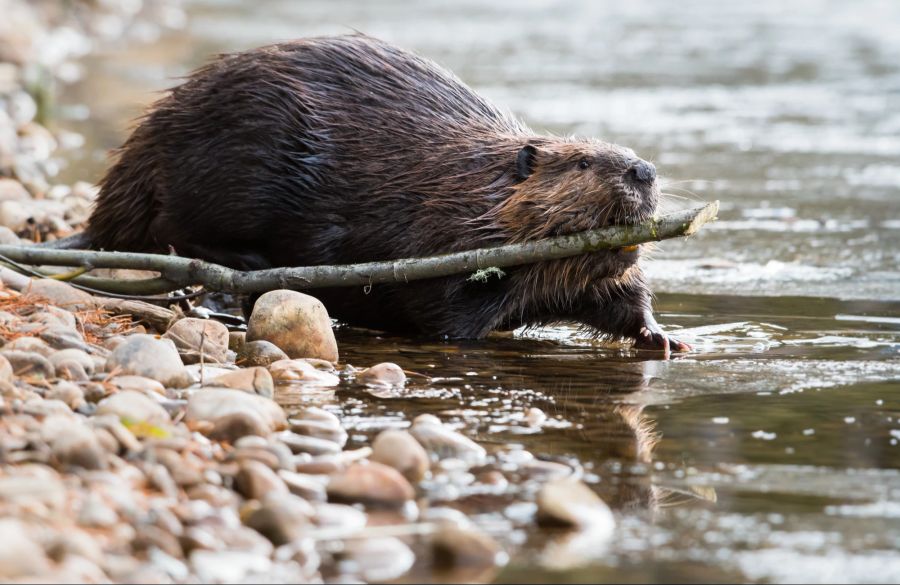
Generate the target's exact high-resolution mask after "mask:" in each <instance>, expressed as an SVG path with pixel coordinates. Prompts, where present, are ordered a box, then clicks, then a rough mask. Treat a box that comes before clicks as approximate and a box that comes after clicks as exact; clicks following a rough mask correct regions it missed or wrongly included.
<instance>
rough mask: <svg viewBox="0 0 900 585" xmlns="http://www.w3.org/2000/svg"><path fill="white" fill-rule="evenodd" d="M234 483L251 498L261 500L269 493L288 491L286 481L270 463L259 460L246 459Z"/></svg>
mask: <svg viewBox="0 0 900 585" xmlns="http://www.w3.org/2000/svg"><path fill="white" fill-rule="evenodd" d="M234 483H235V488H236V489H237V491H238V492H239V493H240V494H241V495H243V496H244V497H245V498H247V499H250V500H261V499H262V498H263V497H265V496H266V495H267V494H277V493H284V494H286V493H288V489H287V486H286V485H285V484H284V481H282V480H281V478H280V477H278V475H277V474H276V473H275V472H274V471H272V469H271V468H270V467H269V466H268V465H265V464H264V463H260V462H259V461H253V460H249V461H244V462H243V463H242V464H241V468H240V470H238V473H237V475H236V476H235V478H234Z"/></svg>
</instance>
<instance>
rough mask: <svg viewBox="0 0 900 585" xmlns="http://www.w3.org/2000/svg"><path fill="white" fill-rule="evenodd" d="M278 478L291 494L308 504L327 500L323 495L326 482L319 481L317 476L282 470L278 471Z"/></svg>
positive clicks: (324, 494)
mask: <svg viewBox="0 0 900 585" xmlns="http://www.w3.org/2000/svg"><path fill="white" fill-rule="evenodd" d="M278 477H280V478H281V480H282V481H283V482H284V484H285V485H286V486H287V488H288V490H289V491H290V492H291V493H292V494H294V495H295V496H300V497H301V498H303V499H304V500H306V501H308V502H324V501H325V500H326V499H328V496H327V494H326V493H325V483H326V481H324V480H322V479H319V476H314V475H308V474H305V473H296V472H294V471H288V470H286V469H282V470H280V471H278Z"/></svg>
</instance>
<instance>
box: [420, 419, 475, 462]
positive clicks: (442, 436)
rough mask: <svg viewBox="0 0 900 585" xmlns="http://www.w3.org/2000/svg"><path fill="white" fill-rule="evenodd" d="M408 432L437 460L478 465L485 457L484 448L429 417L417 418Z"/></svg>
mask: <svg viewBox="0 0 900 585" xmlns="http://www.w3.org/2000/svg"><path fill="white" fill-rule="evenodd" d="M409 432H410V434H411V435H412V436H413V437H415V439H416V440H417V441H418V442H419V443H420V444H421V445H422V446H423V447H425V450H427V451H428V452H429V453H430V454H431V455H432V456H434V457H436V458H437V459H447V458H453V459H459V460H461V461H464V462H466V463H468V464H469V465H478V464H481V463H484V461H485V459H486V457H487V452H486V451H485V450H484V447H482V446H481V445H479V444H478V443H476V442H475V441H473V440H471V439H469V438H468V437H466V436H463V435H462V434H460V433H458V432H456V431H454V430H453V429H451V428H450V427H448V426H446V425H444V424H441V422H440V420H438V419H437V418H436V417H433V416H430V415H428V416H427V417H426V416H419V417H417V418H416V419H415V421H413V425H412V427H411V428H410V430H409Z"/></svg>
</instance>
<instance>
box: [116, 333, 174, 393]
mask: <svg viewBox="0 0 900 585" xmlns="http://www.w3.org/2000/svg"><path fill="white" fill-rule="evenodd" d="M106 369H107V371H109V372H115V373H116V374H132V375H135V376H143V377H145V378H150V379H151V380H156V381H157V382H161V383H162V384H163V385H165V386H168V387H174V388H183V387H185V386H187V385H189V384H190V383H191V378H190V376H189V375H188V374H187V371H186V370H185V369H184V364H182V363H181V357H180V356H179V355H178V350H176V349H175V344H174V343H172V342H171V341H170V340H168V339H166V340H162V339H156V338H155V337H153V336H152V335H145V334H142V333H137V334H134V335H129V336H128V339H127V340H126V341H124V342H123V343H122V344H121V345H119V346H118V347H117V348H116V349H115V350H113V352H112V354H110V356H109V359H108V360H107V361H106Z"/></svg>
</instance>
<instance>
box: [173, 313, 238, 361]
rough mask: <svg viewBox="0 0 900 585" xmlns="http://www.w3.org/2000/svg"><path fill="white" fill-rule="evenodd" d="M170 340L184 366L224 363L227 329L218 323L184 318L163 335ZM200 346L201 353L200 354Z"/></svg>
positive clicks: (226, 347)
mask: <svg viewBox="0 0 900 585" xmlns="http://www.w3.org/2000/svg"><path fill="white" fill-rule="evenodd" d="M163 337H164V338H165V339H171V340H172V341H173V342H174V343H175V347H177V348H178V352H179V353H180V354H181V359H182V360H183V361H184V363H186V364H196V363H199V362H200V361H201V353H202V357H203V360H202V361H204V362H215V363H225V354H226V352H227V351H228V328H227V327H225V325H223V324H222V323H220V322H218V321H213V320H210V319H195V318H193V317H186V318H184V319H179V320H178V321H175V323H173V324H172V325H171V326H170V327H169V329H168V331H166V332H165V334H164V335H163ZM201 346H202V352H201Z"/></svg>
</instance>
